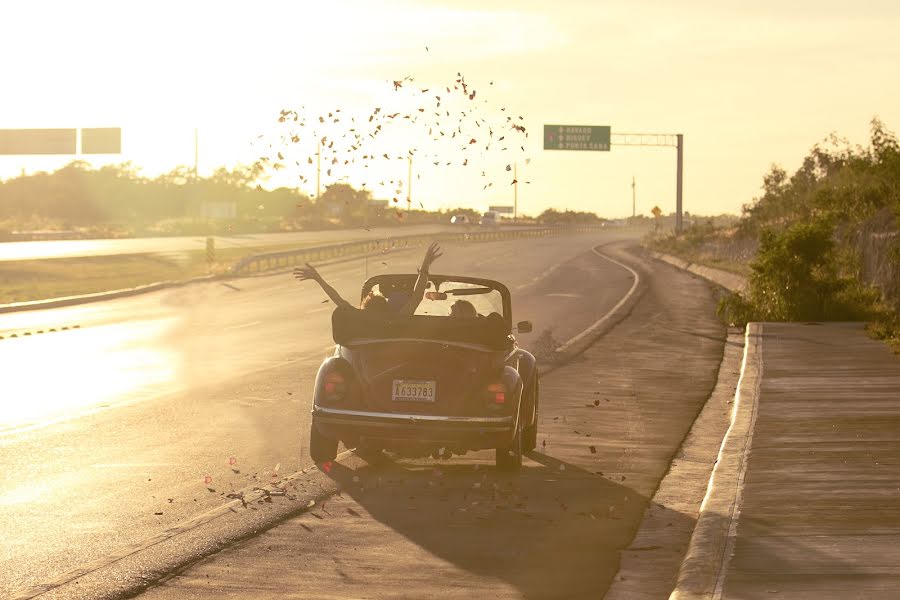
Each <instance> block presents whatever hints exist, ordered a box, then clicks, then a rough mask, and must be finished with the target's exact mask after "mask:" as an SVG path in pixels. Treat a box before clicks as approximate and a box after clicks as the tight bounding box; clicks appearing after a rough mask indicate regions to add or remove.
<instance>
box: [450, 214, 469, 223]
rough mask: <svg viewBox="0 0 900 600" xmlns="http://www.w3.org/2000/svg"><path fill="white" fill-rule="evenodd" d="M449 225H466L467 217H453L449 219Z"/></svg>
mask: <svg viewBox="0 0 900 600" xmlns="http://www.w3.org/2000/svg"><path fill="white" fill-rule="evenodd" d="M450 224H451V225H468V224H469V217H467V216H466V215H453V216H452V217H451V218H450Z"/></svg>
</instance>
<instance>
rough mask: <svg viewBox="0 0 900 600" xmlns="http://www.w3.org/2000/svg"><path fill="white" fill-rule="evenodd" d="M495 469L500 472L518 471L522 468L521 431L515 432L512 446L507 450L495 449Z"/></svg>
mask: <svg viewBox="0 0 900 600" xmlns="http://www.w3.org/2000/svg"><path fill="white" fill-rule="evenodd" d="M496 452H497V457H496V463H497V469H498V470H500V471H518V470H519V468H520V467H521V466H522V429H521V428H520V429H519V430H518V431H517V432H516V437H514V438H513V442H512V445H510V446H509V447H508V448H497V451H496Z"/></svg>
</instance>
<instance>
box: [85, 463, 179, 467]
mask: <svg viewBox="0 0 900 600" xmlns="http://www.w3.org/2000/svg"><path fill="white" fill-rule="evenodd" d="M175 465H176V463H153V462H141V463H97V464H94V465H91V466H92V467H94V468H95V469H131V468H138V467H174V466H175Z"/></svg>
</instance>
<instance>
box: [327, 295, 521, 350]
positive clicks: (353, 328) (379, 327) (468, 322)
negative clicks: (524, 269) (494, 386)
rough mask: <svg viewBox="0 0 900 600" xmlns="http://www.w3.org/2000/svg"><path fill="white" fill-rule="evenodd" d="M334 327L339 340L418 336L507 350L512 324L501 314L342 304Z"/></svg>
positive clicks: (334, 316) (348, 342)
mask: <svg viewBox="0 0 900 600" xmlns="http://www.w3.org/2000/svg"><path fill="white" fill-rule="evenodd" d="M331 330H332V334H333V337H334V341H335V343H336V344H340V345H342V346H349V345H352V344H353V343H354V342H363V341H380V340H385V341H387V340H399V339H407V340H408V339H416V340H432V341H443V342H457V343H466V344H474V345H478V346H484V347H486V348H489V349H492V350H503V349H504V348H506V347H507V345H508V343H509V339H508V338H509V334H510V328H509V326H508V324H507V322H506V321H505V320H504V319H503V317H501V316H500V315H499V314H496V313H495V314H491V315H488V316H486V317H482V316H479V317H478V318H474V319H454V318H450V317H439V316H430V315H414V316H397V317H393V318H391V317H390V316H385V315H384V314H383V313H382V314H368V313H367V312H366V311H363V310H359V309H357V308H352V307H349V306H342V307H338V308H337V309H335V311H334V313H333V314H332V316H331Z"/></svg>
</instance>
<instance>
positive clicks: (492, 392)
mask: <svg viewBox="0 0 900 600" xmlns="http://www.w3.org/2000/svg"><path fill="white" fill-rule="evenodd" d="M487 391H488V401H491V402H493V403H494V404H505V403H506V386H504V385H503V384H502V383H492V384H490V385H489V386H488V387H487Z"/></svg>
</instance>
